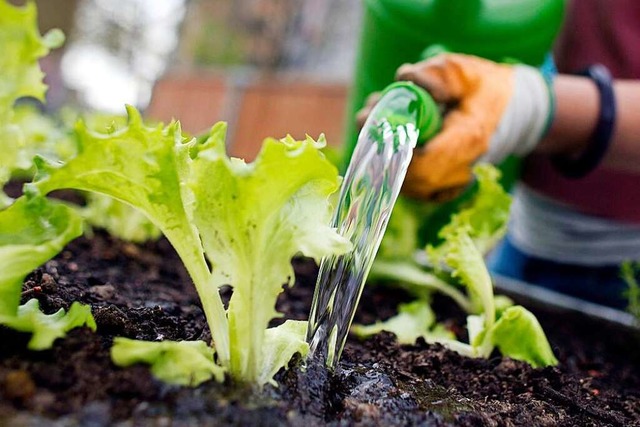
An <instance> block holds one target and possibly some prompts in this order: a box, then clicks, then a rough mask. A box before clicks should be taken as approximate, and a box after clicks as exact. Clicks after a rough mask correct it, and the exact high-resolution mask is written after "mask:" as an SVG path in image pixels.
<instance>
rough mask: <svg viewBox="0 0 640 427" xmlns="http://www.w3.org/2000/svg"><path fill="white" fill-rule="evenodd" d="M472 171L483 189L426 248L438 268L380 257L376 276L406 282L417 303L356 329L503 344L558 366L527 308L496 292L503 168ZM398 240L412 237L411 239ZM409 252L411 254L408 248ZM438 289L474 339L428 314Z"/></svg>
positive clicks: (403, 337)
mask: <svg viewBox="0 0 640 427" xmlns="http://www.w3.org/2000/svg"><path fill="white" fill-rule="evenodd" d="M474 172H475V175H476V178H477V183H478V191H477V193H476V195H475V197H474V199H473V201H472V203H471V205H470V206H469V207H467V208H465V209H462V210H461V211H460V212H458V213H456V214H455V215H453V216H452V218H451V221H450V223H449V224H448V225H446V226H445V227H443V229H442V230H441V231H440V237H441V239H442V243H441V244H439V245H438V246H437V247H428V248H427V253H428V259H429V261H430V263H431V265H432V266H433V267H434V270H433V271H431V272H428V271H424V270H423V269H422V268H420V266H419V265H418V264H417V263H416V262H414V261H409V260H407V257H406V256H403V257H389V256H385V257H383V258H381V259H376V262H375V263H374V265H373V268H372V270H371V274H372V275H371V276H370V277H372V278H374V279H375V278H378V279H383V280H395V281H399V282H401V283H405V286H406V287H407V288H408V289H409V290H410V291H412V292H414V293H415V294H416V295H417V296H418V300H417V301H415V302H414V303H411V304H409V305H404V306H401V307H399V314H398V315H397V316H395V317H392V318H391V319H389V320H387V321H385V322H378V323H377V324H374V325H369V326H360V325H358V326H356V327H355V328H354V332H355V333H356V334H357V335H359V336H361V337H367V336H369V335H372V334H374V333H377V332H379V331H381V330H387V331H390V332H393V333H395V334H396V336H398V338H399V340H400V341H401V342H403V343H413V342H415V339H416V338H417V337H419V336H420V337H423V338H424V339H425V340H426V341H428V342H439V343H441V344H443V345H445V346H447V347H449V348H450V349H452V350H455V351H457V352H459V353H462V354H464V355H467V356H472V357H489V356H490V354H491V353H492V352H493V350H494V349H495V348H497V349H499V350H500V352H501V353H502V354H503V355H505V356H509V357H512V358H514V359H518V360H524V361H526V362H528V363H530V364H531V365H533V366H547V365H554V364H556V363H557V360H556V359H555V357H554V355H553V352H552V351H551V347H550V346H549V343H548V341H547V339H546V336H545V334H544V332H543V330H542V328H541V327H540V324H539V323H538V320H537V319H536V318H535V316H534V315H533V314H532V313H531V312H529V311H528V310H526V309H525V308H524V307H522V306H515V305H513V302H512V301H511V300H509V299H508V298H505V297H500V296H495V295H494V293H493V284H492V281H491V277H490V275H489V272H488V271H487V268H486V266H485V263H484V259H483V255H484V254H485V253H486V252H488V251H489V250H490V249H492V248H493V246H494V245H495V244H496V243H497V242H498V240H499V239H500V238H501V237H502V236H503V235H504V232H505V231H506V224H507V220H508V216H509V207H510V203H511V198H510V196H509V195H508V194H506V193H505V192H504V190H503V189H502V187H501V186H500V184H499V183H498V179H499V171H498V170H497V169H495V168H494V167H492V166H490V165H479V166H477V167H476V168H475V169H474ZM411 212H412V211H411V210H410V209H409V210H407V211H401V212H400V213H403V214H404V216H407V215H412V213H411ZM396 221H397V220H396ZM392 224H393V223H392ZM395 240H396V241H398V238H397V237H396V238H395ZM400 240H401V241H405V242H409V244H410V242H411V240H410V239H409V238H407V237H404V238H402V239H400ZM414 241H415V240H414ZM404 252H410V250H408V246H407V247H406V248H404ZM464 290H466V292H463V291H464ZM432 292H440V293H443V294H445V295H448V296H450V297H451V298H452V299H453V300H454V301H456V302H457V303H458V305H460V307H461V308H462V309H463V310H465V311H466V312H467V313H468V317H467V331H468V335H469V343H464V342H461V341H458V340H456V339H455V338H454V337H453V336H451V335H449V336H447V334H446V333H443V332H444V331H443V329H442V327H441V326H440V325H438V324H436V322H435V319H434V317H433V316H430V315H427V311H426V309H425V308H424V307H425V306H428V304H429V303H430V294H431V293H432ZM407 331H411V333H410V334H407Z"/></svg>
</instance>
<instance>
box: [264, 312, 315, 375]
mask: <svg viewBox="0 0 640 427" xmlns="http://www.w3.org/2000/svg"><path fill="white" fill-rule="evenodd" d="M306 333H307V322H306V321H300V320H287V321H286V322H284V323H283V324H282V325H279V326H276V327H275V328H269V329H267V330H266V331H264V341H263V346H262V366H261V370H260V373H259V374H258V384H266V383H271V384H272V385H274V386H275V385H277V384H276V382H275V380H273V376H274V375H275V374H276V373H278V371H279V370H280V369H281V368H285V369H286V368H288V365H289V361H290V360H291V358H292V357H293V355H294V354H296V353H298V354H300V356H301V357H303V358H304V357H306V356H307V354H308V353H309V344H307V342H306V341H305V339H304V338H305V335H306Z"/></svg>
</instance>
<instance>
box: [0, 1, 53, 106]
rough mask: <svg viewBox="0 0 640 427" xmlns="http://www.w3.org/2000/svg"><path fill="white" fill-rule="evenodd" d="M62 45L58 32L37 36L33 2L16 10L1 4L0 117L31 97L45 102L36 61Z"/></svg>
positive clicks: (16, 7) (44, 89)
mask: <svg viewBox="0 0 640 427" xmlns="http://www.w3.org/2000/svg"><path fill="white" fill-rule="evenodd" d="M63 42H64V35H63V34H62V32H61V31H60V30H52V31H50V32H48V33H47V34H46V35H45V36H44V37H42V36H41V35H40V32H39V31H38V24H37V10H36V5H35V2H27V3H26V4H25V5H24V6H23V7H18V6H13V5H11V4H10V3H8V2H7V1H5V0H2V1H0V47H1V49H2V55H0V117H2V116H3V115H4V114H7V112H8V110H10V109H11V107H13V103H14V102H15V101H16V99H18V98H22V97H25V96H30V97H33V98H36V99H39V100H40V101H44V94H45V91H46V89H47V86H46V85H45V84H44V83H43V81H42V79H43V77H44V74H43V72H42V71H41V70H40V66H39V64H38V59H40V58H42V57H43V56H45V55H46V54H47V53H49V50H50V49H53V48H56V47H58V46H60V45H62V43H63Z"/></svg>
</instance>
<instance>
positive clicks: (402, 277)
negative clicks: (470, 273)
mask: <svg viewBox="0 0 640 427" xmlns="http://www.w3.org/2000/svg"><path fill="white" fill-rule="evenodd" d="M371 274H373V275H375V276H379V277H381V278H385V279H393V280H398V281H401V282H406V283H410V284H412V285H416V286H423V287H426V288H429V289H433V290H435V291H438V292H440V293H442V294H444V295H447V296H448V297H450V298H451V299H453V300H454V301H455V302H456V303H457V304H458V305H459V306H460V307H461V308H462V309H463V310H464V311H465V312H467V313H472V312H473V306H472V304H471V301H470V300H469V298H467V296H466V295H464V294H463V293H462V292H460V291H459V290H458V289H456V288H455V287H454V286H453V285H451V284H449V283H447V282H445V281H444V280H441V279H439V278H437V277H436V276H434V275H433V274H430V273H427V272H425V271H423V270H422V269H421V268H420V267H419V266H417V265H416V264H413V263H410V262H407V261H383V260H376V261H375V262H374V263H373V266H372V267H371Z"/></svg>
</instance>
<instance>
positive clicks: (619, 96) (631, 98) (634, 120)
mask: <svg viewBox="0 0 640 427" xmlns="http://www.w3.org/2000/svg"><path fill="white" fill-rule="evenodd" d="M614 91H615V96H616V123H615V128H614V131H613V135H612V140H611V145H610V147H609V150H608V152H607V154H606V155H605V157H604V159H603V164H606V165H608V166H610V167H612V168H616V169H622V170H630V171H638V172H640V81H635V80H633V81H632V80H617V81H616V82H615V83H614ZM554 92H555V97H556V111H555V114H554V117H553V121H552V123H551V127H550V129H549V132H548V133H547V135H546V137H545V138H544V139H543V140H542V141H541V142H540V144H539V145H538V146H537V148H536V152H540V153H546V154H561V155H565V156H572V155H578V154H579V153H580V152H581V151H582V150H584V148H585V147H586V146H587V144H588V143H589V139H590V137H591V134H592V133H593V131H594V128H595V125H596V121H597V118H598V114H599V105H600V104H599V95H598V91H597V89H596V86H595V84H594V83H593V81H591V80H590V79H588V78H586V77H577V76H569V75H560V76H558V77H557V78H556V79H555V80H554Z"/></svg>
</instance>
